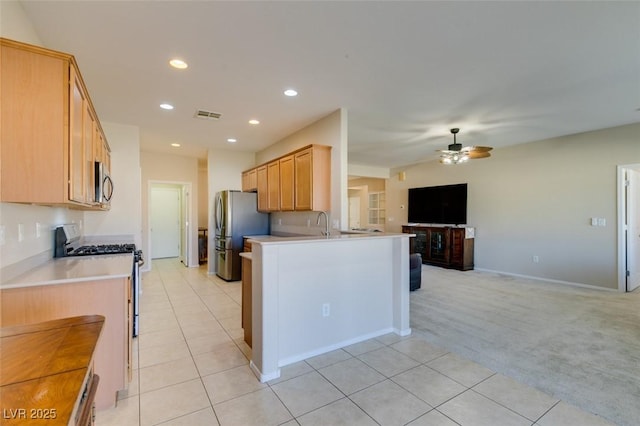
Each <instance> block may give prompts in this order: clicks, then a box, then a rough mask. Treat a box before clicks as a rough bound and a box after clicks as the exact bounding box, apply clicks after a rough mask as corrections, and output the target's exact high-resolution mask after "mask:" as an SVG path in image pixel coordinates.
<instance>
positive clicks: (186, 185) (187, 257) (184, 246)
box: [147, 180, 193, 269]
mask: <svg viewBox="0 0 640 426" xmlns="http://www.w3.org/2000/svg"><path fill="white" fill-rule="evenodd" d="M156 185H163V186H166V185H174V186H176V187H177V188H179V189H180V193H181V194H182V195H181V200H180V212H181V213H184V214H181V218H180V220H181V222H182V223H181V224H180V254H179V257H180V261H181V262H182V263H183V264H184V266H185V267H189V266H190V264H191V263H190V262H191V259H192V256H193V253H192V250H191V243H192V238H193V237H192V235H191V222H190V218H191V193H192V192H191V182H181V181H167V180H149V181H148V187H147V200H149V201H148V206H147V247H148V250H149V254H148V256H147V257H148V258H149V259H152V258H153V253H152V252H151V251H152V250H153V249H152V247H151V207H152V206H151V190H152V188H153V187H154V186H156ZM149 263H151V262H149ZM149 269H151V268H149Z"/></svg>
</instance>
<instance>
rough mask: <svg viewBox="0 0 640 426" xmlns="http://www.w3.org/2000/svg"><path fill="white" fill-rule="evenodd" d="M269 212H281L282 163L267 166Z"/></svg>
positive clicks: (275, 162)
mask: <svg viewBox="0 0 640 426" xmlns="http://www.w3.org/2000/svg"><path fill="white" fill-rule="evenodd" d="M267 210H268V211H272V212H273V211H278V210H280V163H279V162H277V161H274V162H273V163H269V164H267Z"/></svg>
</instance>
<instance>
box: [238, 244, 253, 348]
mask: <svg viewBox="0 0 640 426" xmlns="http://www.w3.org/2000/svg"><path fill="white" fill-rule="evenodd" d="M240 256H241V257H242V328H243V329H244V341H245V342H247V345H249V347H251V343H252V336H251V334H252V333H251V327H252V322H251V309H252V303H251V297H252V295H251V293H252V292H251V285H252V283H251V281H252V280H251V267H252V266H251V265H252V263H251V258H250V257H247V256H246V255H243V254H240ZM249 256H250V254H249Z"/></svg>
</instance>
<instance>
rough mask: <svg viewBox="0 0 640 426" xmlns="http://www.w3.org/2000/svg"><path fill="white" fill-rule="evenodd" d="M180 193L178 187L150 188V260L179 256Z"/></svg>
mask: <svg viewBox="0 0 640 426" xmlns="http://www.w3.org/2000/svg"><path fill="white" fill-rule="evenodd" d="M180 193H181V189H180V187H178V186H153V187H152V188H151V203H150V207H149V208H150V209H151V218H150V221H151V258H152V259H161V258H166V257H178V256H179V255H180Z"/></svg>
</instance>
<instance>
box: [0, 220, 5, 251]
mask: <svg viewBox="0 0 640 426" xmlns="http://www.w3.org/2000/svg"><path fill="white" fill-rule="evenodd" d="M5 232H6V231H5V227H4V225H0V246H3V245H5V243H6V237H5Z"/></svg>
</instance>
